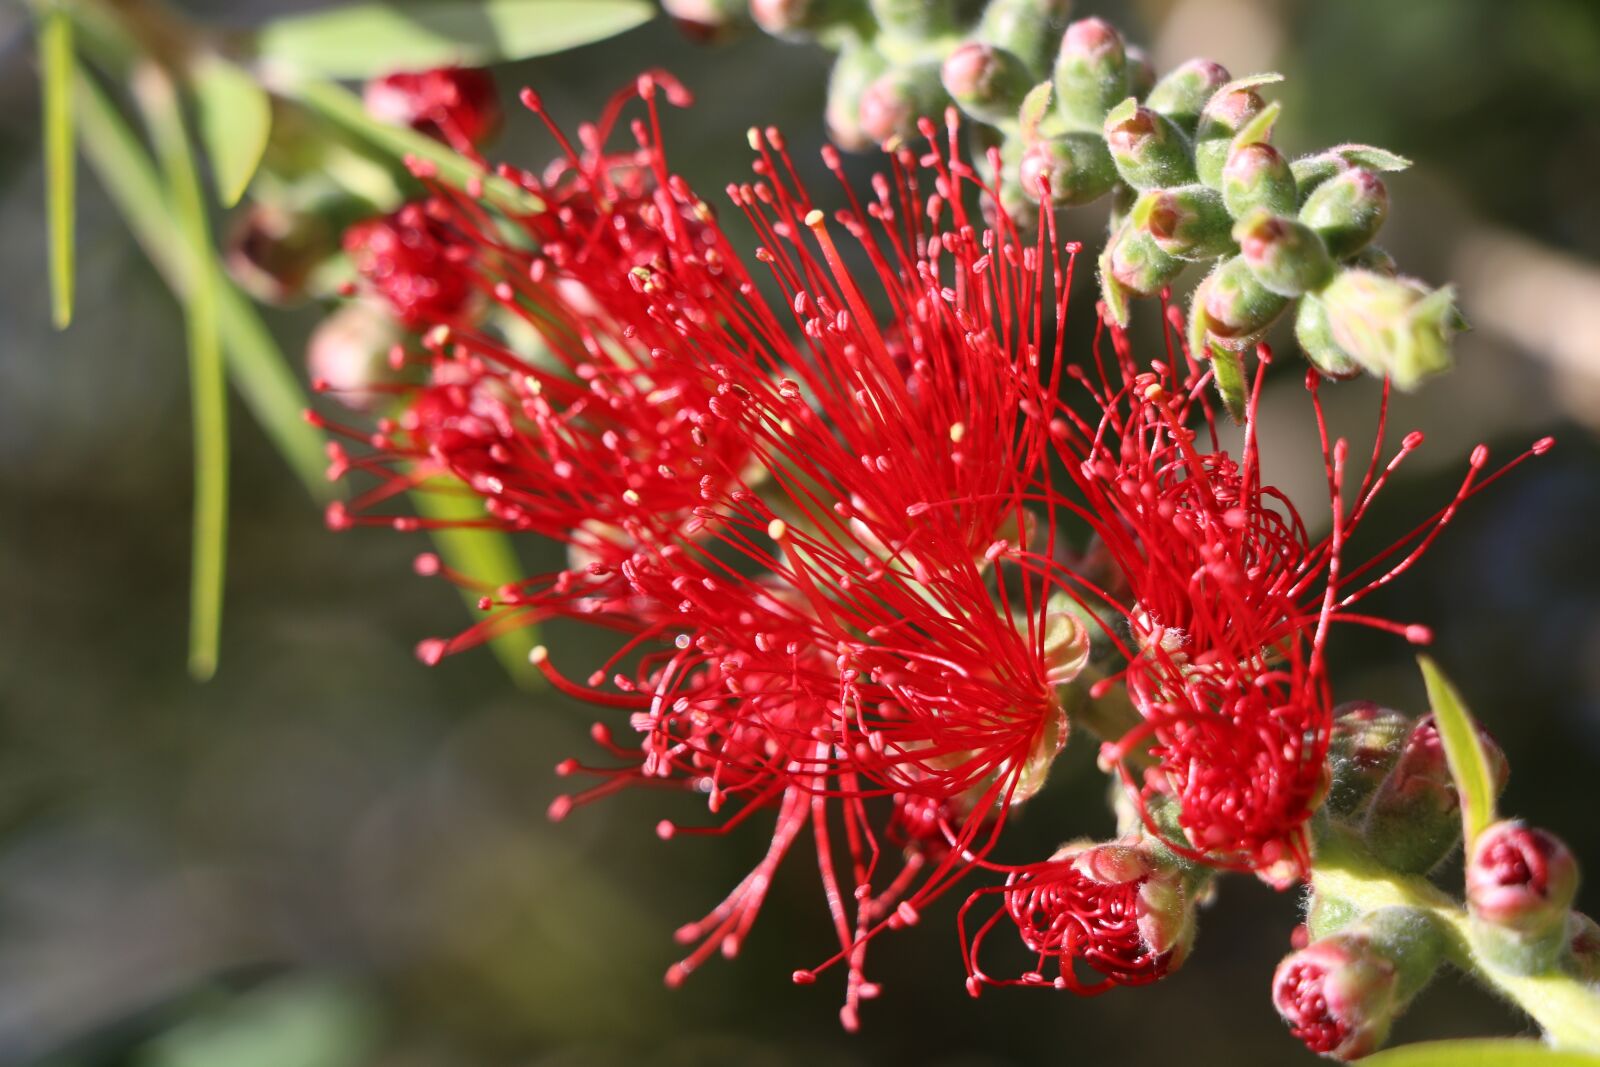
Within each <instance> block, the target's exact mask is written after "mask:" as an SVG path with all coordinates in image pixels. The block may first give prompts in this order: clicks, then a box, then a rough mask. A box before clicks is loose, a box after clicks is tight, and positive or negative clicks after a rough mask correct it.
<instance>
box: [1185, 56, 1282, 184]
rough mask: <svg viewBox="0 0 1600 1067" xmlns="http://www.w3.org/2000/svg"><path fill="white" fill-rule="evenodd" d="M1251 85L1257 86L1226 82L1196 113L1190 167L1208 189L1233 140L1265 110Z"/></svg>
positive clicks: (1248, 81) (1248, 82)
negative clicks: (1191, 163) (1192, 164)
mask: <svg viewBox="0 0 1600 1067" xmlns="http://www.w3.org/2000/svg"><path fill="white" fill-rule="evenodd" d="M1253 84H1258V83H1257V82H1255V81H1254V80H1253V79H1250V78H1241V79H1238V80H1237V81H1232V82H1229V83H1228V84H1227V85H1224V86H1223V87H1222V88H1221V89H1218V90H1217V91H1216V92H1215V93H1213V94H1212V96H1211V99H1210V100H1208V101H1206V106H1205V107H1204V108H1202V109H1201V110H1200V120H1199V121H1198V122H1197V123H1196V124H1195V131H1194V167H1195V173H1196V174H1197V175H1198V176H1199V178H1200V180H1201V181H1203V182H1205V183H1206V184H1207V185H1209V186H1211V187H1212V188H1216V187H1218V186H1219V185H1220V184H1221V182H1222V168H1223V167H1224V166H1225V165H1226V164H1227V162H1228V155H1229V153H1230V152H1231V151H1232V149H1233V139H1234V137H1236V136H1238V133H1239V131H1240V130H1242V129H1244V128H1245V126H1247V125H1248V124H1249V123H1250V120H1251V119H1253V118H1255V117H1256V116H1257V115H1259V114H1261V112H1262V111H1264V110H1265V109H1266V106H1267V105H1266V102H1265V101H1263V100H1262V99H1261V96H1260V95H1259V94H1258V93H1257V92H1256V91H1255V90H1254V89H1253V88H1251V85H1253Z"/></svg>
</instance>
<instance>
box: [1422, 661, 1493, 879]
mask: <svg viewBox="0 0 1600 1067" xmlns="http://www.w3.org/2000/svg"><path fill="white" fill-rule="evenodd" d="M1417 663H1418V664H1419V665H1420V666H1421V667H1422V680H1423V683H1424V684H1425V685H1426V686H1427V687H1428V703H1429V705H1430V706H1431V707H1432V708H1433V717H1434V721H1435V722H1437V723H1438V726H1439V738H1440V740H1441V741H1443V742H1444V755H1445V759H1446V760H1448V761H1449V764H1450V777H1452V778H1453V779H1455V783H1456V791H1457V793H1459V794H1460V796H1461V823H1462V832H1463V835H1464V836H1465V838H1466V841H1467V848H1468V849H1469V850H1470V849H1471V848H1472V842H1473V840H1474V839H1476V838H1477V836H1478V834H1479V833H1480V832H1482V830H1483V829H1484V827H1486V826H1488V825H1489V824H1490V823H1491V822H1493V821H1494V800H1495V786H1494V768H1493V767H1491V766H1490V765H1489V759H1488V757H1487V756H1486V755H1485V753H1484V751H1483V744H1482V743H1481V742H1480V741H1479V739H1478V724H1477V723H1475V722H1474V721H1473V719H1472V714H1471V713H1470V712H1469V711H1467V708H1466V705H1465V704H1463V703H1462V702H1461V696H1460V694H1458V693H1457V692H1456V689H1455V686H1453V685H1451V684H1450V681H1449V679H1447V678H1446V677H1445V676H1444V672H1442V671H1440V670H1439V668H1438V665H1436V664H1435V663H1434V662H1433V660H1431V659H1429V658H1428V657H1427V656H1418V657H1417Z"/></svg>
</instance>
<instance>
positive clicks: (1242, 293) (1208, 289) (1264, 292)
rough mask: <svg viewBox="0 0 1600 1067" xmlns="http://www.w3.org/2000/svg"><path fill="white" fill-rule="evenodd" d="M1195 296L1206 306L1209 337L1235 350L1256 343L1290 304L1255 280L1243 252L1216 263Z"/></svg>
mask: <svg viewBox="0 0 1600 1067" xmlns="http://www.w3.org/2000/svg"><path fill="white" fill-rule="evenodd" d="M1195 299H1196V300H1197V301H1199V302H1200V303H1201V304H1202V305H1203V306H1204V308H1205V313H1206V324H1207V327H1206V328H1207V330H1208V332H1209V333H1210V336H1211V340H1213V341H1215V342H1216V343H1217V344H1220V345H1221V346H1222V347H1224V348H1229V349H1232V350H1233V351H1236V352H1239V351H1243V350H1244V349H1246V348H1248V347H1250V345H1251V344H1253V343H1255V341H1256V340H1258V339H1259V338H1260V337H1261V335H1262V334H1263V333H1264V332H1266V329H1267V327H1268V326H1271V325H1272V322H1273V320H1274V319H1276V318H1277V317H1278V316H1279V315H1281V314H1282V313H1283V309H1284V308H1286V307H1288V306H1289V301H1288V299H1287V298H1285V297H1284V296H1282V295H1281V294H1279V293H1275V292H1273V291H1272V290H1271V289H1268V288H1267V287H1266V286H1264V285H1262V284H1261V283H1260V282H1259V281H1257V280H1256V276H1255V272H1254V271H1253V270H1251V269H1250V265H1249V264H1248V263H1246V262H1245V260H1244V258H1243V257H1242V256H1234V257H1233V258H1232V259H1226V260H1223V261H1222V262H1221V263H1220V264H1218V265H1217V269H1216V270H1214V271H1212V272H1211V274H1210V275H1208V276H1207V277H1206V279H1205V281H1203V282H1201V283H1200V288H1199V289H1196V290H1195Z"/></svg>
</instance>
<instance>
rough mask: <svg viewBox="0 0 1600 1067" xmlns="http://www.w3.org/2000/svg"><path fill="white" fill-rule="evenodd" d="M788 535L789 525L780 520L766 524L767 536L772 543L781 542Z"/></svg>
mask: <svg viewBox="0 0 1600 1067" xmlns="http://www.w3.org/2000/svg"><path fill="white" fill-rule="evenodd" d="M788 533H789V524H788V523H786V522H784V521H783V520H782V519H773V520H772V521H771V522H769V523H767V536H768V537H770V538H772V539H773V540H774V541H782V540H783V539H784V537H785V536H786V535H787V534H788Z"/></svg>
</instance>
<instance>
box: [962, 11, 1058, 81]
mask: <svg viewBox="0 0 1600 1067" xmlns="http://www.w3.org/2000/svg"><path fill="white" fill-rule="evenodd" d="M1071 10H1072V0H989V4H988V6H987V7H985V8H984V9H983V21H982V22H980V23H979V25H978V35H977V37H978V40H980V41H983V42H984V43H985V44H992V45H994V46H995V47H997V48H1003V49H1005V50H1006V51H1008V52H1011V53H1012V54H1014V55H1016V56H1017V57H1018V58H1020V59H1021V60H1022V61H1023V62H1024V63H1025V64H1027V67H1028V70H1029V71H1031V72H1032V73H1033V74H1034V76H1035V77H1038V76H1041V75H1043V74H1044V73H1045V72H1046V68H1047V67H1048V66H1049V64H1050V59H1051V57H1052V56H1053V55H1054V54H1055V46H1056V42H1058V41H1060V40H1061V34H1062V31H1063V29H1064V28H1065V24H1066V21H1067V15H1068V13H1069V12H1071Z"/></svg>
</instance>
